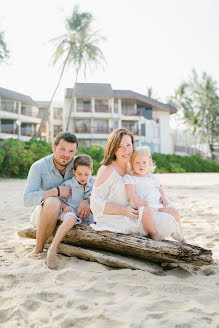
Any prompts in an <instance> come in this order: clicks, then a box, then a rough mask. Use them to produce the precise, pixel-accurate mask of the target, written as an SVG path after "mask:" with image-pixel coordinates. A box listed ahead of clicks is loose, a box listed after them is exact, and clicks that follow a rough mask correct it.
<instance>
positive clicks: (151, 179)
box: [124, 174, 174, 210]
mask: <svg viewBox="0 0 219 328" xmlns="http://www.w3.org/2000/svg"><path fill="white" fill-rule="evenodd" d="M124 180H125V184H133V185H135V192H136V195H137V196H138V198H139V199H140V200H146V201H148V205H149V207H152V208H153V209H154V210H158V209H159V208H162V207H164V206H163V204H162V203H161V202H160V197H161V193H160V191H159V189H158V187H160V180H159V178H158V177H157V176H156V175H154V174H149V175H148V176H146V177H141V176H135V175H130V174H126V175H125V176H124ZM170 206H172V207H174V205H173V203H171V202H169V201H168V206H167V207H170Z"/></svg>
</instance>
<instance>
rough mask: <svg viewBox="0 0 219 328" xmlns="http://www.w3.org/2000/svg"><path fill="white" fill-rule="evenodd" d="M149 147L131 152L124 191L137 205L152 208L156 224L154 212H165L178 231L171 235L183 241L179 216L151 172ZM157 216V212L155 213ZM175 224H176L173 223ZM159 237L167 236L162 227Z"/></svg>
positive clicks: (152, 170)
mask: <svg viewBox="0 0 219 328" xmlns="http://www.w3.org/2000/svg"><path fill="white" fill-rule="evenodd" d="M155 167H156V166H155V164H154V163H153V161H152V157H151V152H150V148H149V147H138V148H136V149H135V151H134V153H133V154H132V158H131V162H130V170H131V174H126V175H125V177H124V178H125V184H126V192H127V195H128V197H129V199H130V201H131V202H132V203H134V204H136V205H137V206H139V207H141V206H146V207H150V208H152V209H153V210H154V218H155V220H154V222H155V226H156V214H157V213H158V212H166V213H168V214H170V215H172V216H173V217H174V219H175V220H176V221H177V223H178V224H177V226H178V227H179V229H177V230H178V231H175V232H172V234H171V235H172V237H173V238H174V239H177V240H179V241H181V242H185V239H184V237H183V235H182V229H181V223H180V217H179V214H178V211H177V210H176V208H175V207H174V205H173V204H171V203H170V202H168V200H167V199H166V197H165V193H164V191H163V189H162V186H161V184H160V181H159V179H158V177H157V176H155V175H154V174H152V173H153V172H154V170H155ZM157 216H159V214H158V215H157ZM175 226H176V225H175ZM156 228H157V230H160V231H158V233H159V234H160V235H161V237H167V232H166V231H163V230H165V229H164V228H163V227H162V228H161V229H158V227H156Z"/></svg>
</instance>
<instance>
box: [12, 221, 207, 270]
mask: <svg viewBox="0 0 219 328" xmlns="http://www.w3.org/2000/svg"><path fill="white" fill-rule="evenodd" d="M59 224H60V223H58V225H57V228H58V226H59ZM18 235H19V236H20V237H23V238H36V230H35V229H25V230H22V231H19V232H18ZM63 243H64V244H69V245H74V246H77V247H83V248H88V249H94V250H104V251H110V252H113V253H118V254H121V255H125V256H130V257H134V258H137V259H140V260H143V261H152V262H157V263H184V264H192V265H195V266H202V265H209V264H212V263H213V259H212V251H211V250H207V249H204V248H202V247H199V246H194V245H190V244H182V243H178V242H174V241H167V240H165V241H160V242H158V241H154V240H152V239H150V238H148V237H145V236H140V235H134V234H129V235H126V234H120V233H114V232H110V231H101V232H100V231H98V232H97V231H95V230H93V229H92V228H91V227H89V226H86V225H77V226H76V227H74V228H72V229H71V230H70V231H69V233H68V234H67V235H66V236H65V237H64V239H63Z"/></svg>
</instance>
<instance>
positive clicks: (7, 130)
mask: <svg viewBox="0 0 219 328" xmlns="http://www.w3.org/2000/svg"><path fill="white" fill-rule="evenodd" d="M1 133H10V134H16V133H15V130H14V127H13V126H5V125H2V126H1Z"/></svg>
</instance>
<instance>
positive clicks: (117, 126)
mask: <svg viewBox="0 0 219 328" xmlns="http://www.w3.org/2000/svg"><path fill="white" fill-rule="evenodd" d="M118 128H119V121H118V120H114V121H113V129H114V130H115V129H118Z"/></svg>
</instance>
